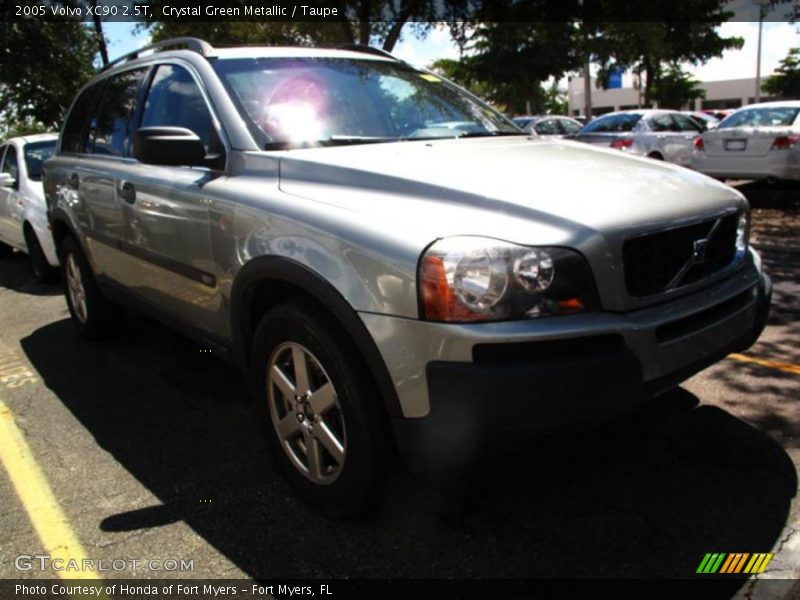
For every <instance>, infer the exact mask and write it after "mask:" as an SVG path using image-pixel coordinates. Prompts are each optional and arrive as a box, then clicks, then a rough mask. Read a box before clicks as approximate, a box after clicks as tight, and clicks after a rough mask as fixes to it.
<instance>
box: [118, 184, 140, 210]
mask: <svg viewBox="0 0 800 600" xmlns="http://www.w3.org/2000/svg"><path fill="white" fill-rule="evenodd" d="M117 194H118V195H119V197H120V198H122V199H123V200H125V202H127V203H128V204H133V203H134V202H136V187H135V186H134V185H133V184H132V183H131V182H130V181H123V182H121V183H120V184H119V185H118V186H117Z"/></svg>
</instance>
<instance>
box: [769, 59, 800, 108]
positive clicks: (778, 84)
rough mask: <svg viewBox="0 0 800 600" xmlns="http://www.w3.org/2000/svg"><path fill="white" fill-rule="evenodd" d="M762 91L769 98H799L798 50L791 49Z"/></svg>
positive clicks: (799, 60)
mask: <svg viewBox="0 0 800 600" xmlns="http://www.w3.org/2000/svg"><path fill="white" fill-rule="evenodd" d="M762 89H763V90H764V91H765V92H767V93H768V94H769V95H770V96H778V97H780V98H800V48H792V49H791V50H789V54H787V55H786V58H784V59H783V60H782V61H781V64H780V66H779V67H778V68H777V69H775V73H774V74H773V75H771V76H770V77H768V78H767V80H766V81H765V82H764V85H763V86H762Z"/></svg>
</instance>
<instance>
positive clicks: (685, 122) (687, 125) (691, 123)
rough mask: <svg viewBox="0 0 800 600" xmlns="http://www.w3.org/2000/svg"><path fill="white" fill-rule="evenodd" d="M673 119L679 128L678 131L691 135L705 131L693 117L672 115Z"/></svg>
mask: <svg viewBox="0 0 800 600" xmlns="http://www.w3.org/2000/svg"><path fill="white" fill-rule="evenodd" d="M672 118H673V119H674V120H675V124H676V125H677V127H678V128H677V131H688V132H691V133H701V132H702V131H703V126H702V125H700V124H699V123H697V122H696V121H695V120H694V119H692V118H691V117H687V116H686V115H672Z"/></svg>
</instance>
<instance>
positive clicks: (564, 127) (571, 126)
mask: <svg viewBox="0 0 800 600" xmlns="http://www.w3.org/2000/svg"><path fill="white" fill-rule="evenodd" d="M558 124H559V126H560V127H561V131H563V132H564V133H567V134H570V133H578V132H579V131H580V130H581V125H580V123H575V122H574V121H570V120H568V119H559V121H558Z"/></svg>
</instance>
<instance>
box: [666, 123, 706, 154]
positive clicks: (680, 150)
mask: <svg viewBox="0 0 800 600" xmlns="http://www.w3.org/2000/svg"><path fill="white" fill-rule="evenodd" d="M672 120H673V121H674V123H675V125H674V133H675V136H674V137H673V138H672V140H671V142H672V143H671V147H670V151H671V153H672V158H670V159H669V160H670V161H671V162H674V163H677V164H679V165H688V164H690V163H691V162H692V151H693V150H694V140H695V139H696V138H697V137H698V136H699V135H700V134H701V133H702V129H703V128H702V126H701V125H699V124H698V123H696V122H695V121H694V120H693V119H691V118H689V117H687V116H686V115H682V114H680V113H673V114H672Z"/></svg>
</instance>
